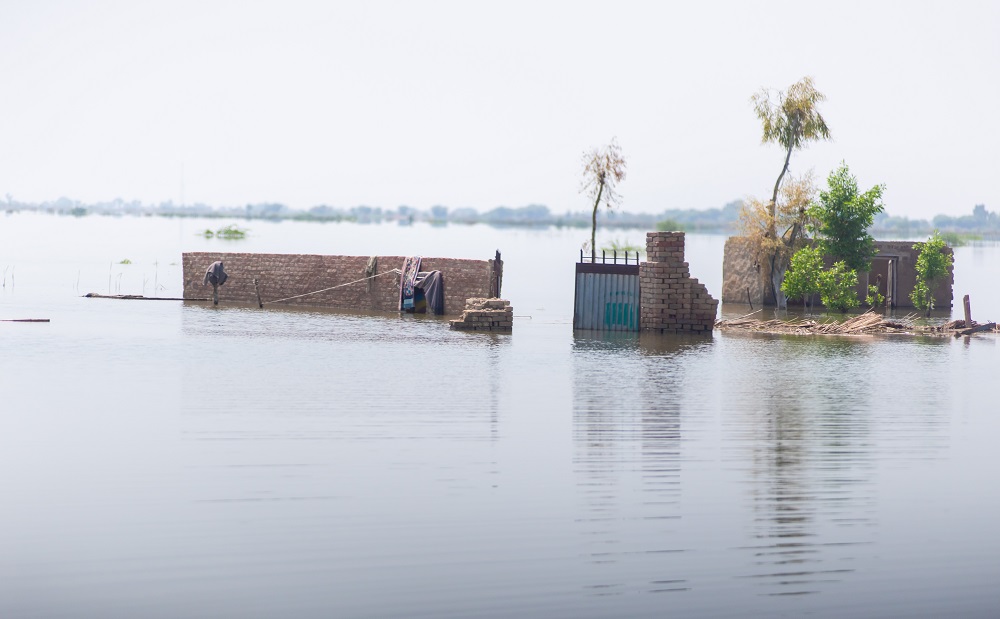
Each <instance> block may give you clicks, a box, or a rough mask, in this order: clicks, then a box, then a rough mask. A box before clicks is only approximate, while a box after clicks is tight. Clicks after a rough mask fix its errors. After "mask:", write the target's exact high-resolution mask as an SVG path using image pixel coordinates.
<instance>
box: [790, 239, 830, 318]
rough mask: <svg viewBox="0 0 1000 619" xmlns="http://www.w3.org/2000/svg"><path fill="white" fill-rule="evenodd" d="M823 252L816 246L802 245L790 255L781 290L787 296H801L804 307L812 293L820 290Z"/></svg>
mask: <svg viewBox="0 0 1000 619" xmlns="http://www.w3.org/2000/svg"><path fill="white" fill-rule="evenodd" d="M822 281H823V252H822V251H821V250H820V249H819V248H818V247H803V248H802V249H800V250H799V251H797V252H795V254H794V255H793V256H792V260H791V264H790V265H789V267H788V272H787V273H785V280H784V281H783V282H781V291H782V292H784V293H785V294H786V295H787V296H788V297H791V298H795V297H802V306H803V307H806V306H807V303H808V302H809V300H810V299H812V297H813V295H815V294H819V293H820V292H822Z"/></svg>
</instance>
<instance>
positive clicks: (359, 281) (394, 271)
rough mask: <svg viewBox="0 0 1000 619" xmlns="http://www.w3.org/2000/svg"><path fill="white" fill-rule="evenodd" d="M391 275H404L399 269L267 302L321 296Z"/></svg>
mask: <svg viewBox="0 0 1000 619" xmlns="http://www.w3.org/2000/svg"><path fill="white" fill-rule="evenodd" d="M390 273H392V274H395V275H400V274H402V271H400V270H399V269H392V270H390V271H384V272H382V273H379V274H377V275H372V276H371V277H362V278H361V279H356V280H354V281H353V282H347V283H346V284H337V285H336V286H330V287H329V288H324V289H322V290H314V291H312V292H306V293H303V294H297V295H294V296H291V297H285V298H284V299H275V300H274V301H267V303H281V302H282V301H291V300H292V299H298V298H300V297H308V296H309V295H313V294H319V293H321V292H328V291H330V290H335V289H337V288H343V287H344V286H350V285H351V284H360V283H361V282H364V281H368V280H372V279H375V278H376V277H382V276H383V275H389V274H390Z"/></svg>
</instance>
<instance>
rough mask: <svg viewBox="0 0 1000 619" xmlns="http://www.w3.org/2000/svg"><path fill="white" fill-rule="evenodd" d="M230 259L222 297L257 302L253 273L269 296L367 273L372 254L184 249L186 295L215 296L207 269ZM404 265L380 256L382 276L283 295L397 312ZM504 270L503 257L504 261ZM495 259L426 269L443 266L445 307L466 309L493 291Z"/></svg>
mask: <svg viewBox="0 0 1000 619" xmlns="http://www.w3.org/2000/svg"><path fill="white" fill-rule="evenodd" d="M217 260H222V261H223V262H224V263H225V269H226V273H227V274H228V275H229V279H228V280H227V281H226V283H225V285H223V286H220V287H219V303H220V304H221V303H239V304H253V305H256V304H257V295H256V293H255V292H254V285H253V279H254V277H256V278H257V279H258V281H259V287H260V296H261V298H262V299H263V301H264V303H265V305H266V304H267V303H268V302H271V301H275V300H278V299H283V298H285V297H291V296H295V295H300V294H304V293H306V292H314V291H316V290H321V289H324V288H330V287H333V286H337V285H339V284H344V283H347V282H352V281H355V280H359V279H362V278H363V277H365V266H366V265H367V264H368V256H324V255H315V254H312V255H309V254H249V253H212V252H192V253H185V254H184V255H183V270H184V297H185V298H195V297H200V298H205V297H208V298H211V296H212V287H211V285H204V283H203V282H204V280H205V271H206V270H207V269H208V267H209V266H210V265H211V264H212V263H213V262H215V261H217ZM402 265H403V256H379V257H378V271H377V272H378V273H379V274H380V276H379V277H376V278H374V279H372V280H371V290H370V291H369V290H368V281H361V282H358V283H355V284H350V285H348V286H343V287H340V288H336V289H334V290H330V291H327V292H321V293H319V294H313V295H309V296H305V297H300V298H298V299H291V300H288V301H282V302H281V304H283V305H285V304H287V305H298V306H315V307H331V308H338V309H353V310H359V311H381V312H395V311H398V308H399V276H398V275H395V274H392V273H389V274H386V275H381V274H382V273H388V272H390V271H392V270H393V269H399V268H401V267H402ZM499 267H500V269H501V271H502V269H503V262H501V263H500V265H499ZM492 269H493V260H463V259H459V258H423V259H422V260H421V263H420V270H421V271H441V275H442V279H443V282H444V313H445V314H451V315H453V314H461V313H462V311H463V310H464V309H465V300H466V299H470V298H473V297H488V296H490V276H491V273H492Z"/></svg>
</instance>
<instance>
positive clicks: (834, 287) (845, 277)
mask: <svg viewBox="0 0 1000 619" xmlns="http://www.w3.org/2000/svg"><path fill="white" fill-rule="evenodd" d="M857 287H858V272H857V271H855V270H854V269H852V268H850V267H848V266H847V265H846V264H844V261H843V260H838V261H837V262H834V263H833V266H832V267H830V268H829V269H827V270H825V271H823V273H822V274H821V275H820V292H819V298H820V301H822V302H823V305H825V306H826V307H827V308H829V309H835V310H837V311H840V312H846V311H847V310H849V309H853V308H855V307H857V306H858V293H857V291H856V288H857Z"/></svg>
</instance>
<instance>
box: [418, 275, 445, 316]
mask: <svg viewBox="0 0 1000 619" xmlns="http://www.w3.org/2000/svg"><path fill="white" fill-rule="evenodd" d="M417 288H419V289H420V290H423V291H424V299H425V300H426V301H427V309H429V310H430V311H431V313H433V314H436V315H438V316H440V315H441V314H443V313H444V278H443V277H442V276H441V271H431V272H429V273H427V275H426V276H425V277H424V279H423V280H422V281H421V282H420V283H418V284H417Z"/></svg>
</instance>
